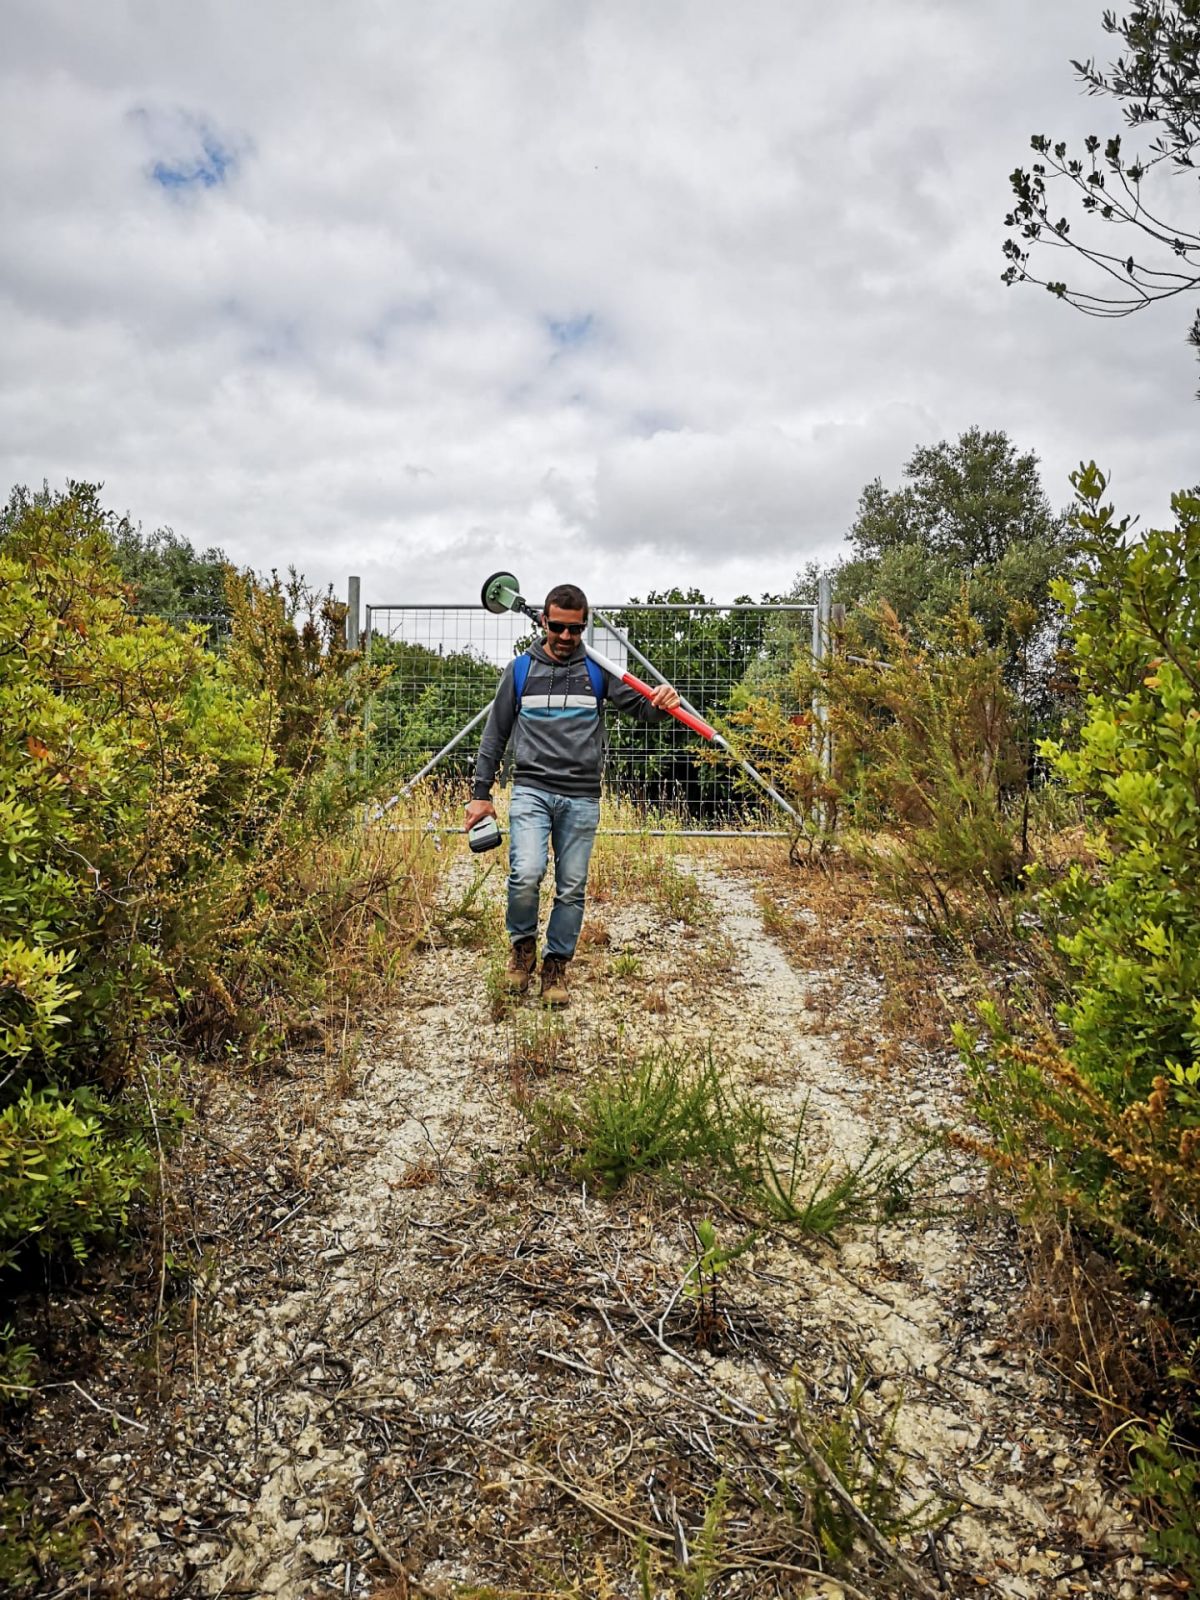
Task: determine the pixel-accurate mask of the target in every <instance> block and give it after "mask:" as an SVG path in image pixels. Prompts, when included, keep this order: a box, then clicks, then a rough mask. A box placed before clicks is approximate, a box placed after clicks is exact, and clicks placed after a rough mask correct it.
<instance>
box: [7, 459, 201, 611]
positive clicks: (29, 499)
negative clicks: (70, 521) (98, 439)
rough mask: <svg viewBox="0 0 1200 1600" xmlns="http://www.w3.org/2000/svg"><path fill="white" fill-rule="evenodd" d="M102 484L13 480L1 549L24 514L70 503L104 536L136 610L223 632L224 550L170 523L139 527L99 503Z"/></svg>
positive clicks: (81, 521) (79, 519) (80, 522)
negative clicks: (61, 488)
mask: <svg viewBox="0 0 1200 1600" xmlns="http://www.w3.org/2000/svg"><path fill="white" fill-rule="evenodd" d="M102 488H103V485H102V484H98V483H75V482H68V485H67V492H66V494H65V495H60V494H59V493H57V492H56V491H54V490H51V488H50V486H49V484H45V483H44V484H43V485H42V487H41V489H39V490H36V491H34V492H31V491H30V490H29V489H27V488H25V487H24V485H22V484H18V485H17V486H16V487H15V488H14V489H13V491H12V493H11V494H10V495H9V498H8V504H7V505H6V506H4V507H3V508H2V509H0V551H2V550H3V549H4V546H5V543H6V541H9V540H11V539H12V538H14V537H15V536H16V531H17V530H18V529H19V528H20V527H22V526H23V525H24V523H25V521H26V520H27V519H28V518H30V517H36V516H38V515H40V514H43V513H48V512H50V511H51V510H56V511H57V512H60V513H61V511H62V509H63V507H69V508H70V511H71V515H72V517H73V518H74V519H75V522H76V525H77V526H78V527H80V528H84V527H87V528H90V529H93V530H94V531H96V532H97V533H102V534H103V536H104V538H105V539H106V540H107V542H108V545H109V549H110V553H111V556H112V559H113V561H114V562H115V564H116V568H117V571H118V572H119V574H120V576H121V578H122V579H123V580H124V581H125V583H126V584H127V585H128V586H129V589H130V590H131V591H132V592H131V595H130V599H131V601H132V609H133V610H134V611H136V612H137V613H138V614H139V615H140V616H150V617H163V618H165V619H166V620H167V621H168V622H177V623H183V622H200V623H205V624H207V625H208V628H209V632H210V636H211V637H221V636H223V635H224V634H226V633H228V631H229V627H230V616H231V612H230V604H229V597H228V595H227V594H226V582H227V578H228V576H229V574H230V571H231V568H230V565H229V561H228V559H227V557H226V556H225V553H224V551H222V550H216V549H209V550H205V551H203V552H202V553H201V554H197V553H196V551H195V549H194V548H193V546H192V543H191V540H190V539H184V538H181V537H180V535H179V534H177V533H175V532H174V531H173V530H172V529H171V528H157V529H156V530H155V531H154V532H153V533H143V532H142V530H141V528H140V526H138V524H136V523H134V522H131V521H130V519H129V518H128V517H127V516H119V515H118V514H117V513H116V512H115V511H108V510H106V509H105V508H104V506H103V505H102V504H101V502H100V492H101V490H102Z"/></svg>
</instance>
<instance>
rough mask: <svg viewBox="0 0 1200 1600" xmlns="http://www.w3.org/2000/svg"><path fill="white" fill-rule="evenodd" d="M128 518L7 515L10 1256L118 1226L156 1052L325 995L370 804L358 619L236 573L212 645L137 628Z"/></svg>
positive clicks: (243, 1039)
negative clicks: (330, 846)
mask: <svg viewBox="0 0 1200 1600" xmlns="http://www.w3.org/2000/svg"><path fill="white" fill-rule="evenodd" d="M111 523H112V519H111V518H109V517H108V516H107V515H106V513H105V512H104V511H103V509H102V508H101V506H100V504H99V501H98V497H97V494H96V491H95V490H94V489H92V488H91V487H89V486H87V485H76V484H73V485H71V486H70V487H69V489H68V490H67V492H66V493H63V494H54V493H50V492H45V493H42V494H40V495H37V496H33V497H30V496H29V495H27V494H23V493H21V494H16V495H14V497H13V499H12V501H11V502H10V504H9V506H8V508H7V510H6V511H5V512H3V513H0V1262H2V1261H3V1259H4V1258H5V1257H6V1256H11V1255H12V1253H13V1252H15V1251H18V1250H19V1249H20V1248H21V1247H22V1246H24V1245H26V1244H28V1243H30V1242H36V1244H37V1245H39V1246H40V1247H42V1248H44V1249H46V1250H54V1249H57V1248H59V1247H60V1246H62V1245H64V1244H66V1245H69V1247H70V1248H71V1249H73V1250H74V1251H75V1252H76V1253H80V1252H82V1250H83V1249H84V1248H85V1243H86V1240H87V1239H88V1238H89V1237H90V1236H91V1235H93V1234H96V1233H106V1232H110V1231H111V1230H112V1228H113V1227H114V1226H115V1225H116V1224H119V1223H120V1221H121V1220H122V1218H123V1216H124V1214H125V1211H126V1209H127V1206H128V1204H129V1201H130V1199H131V1197H132V1196H133V1195H134V1194H135V1193H136V1192H137V1190H138V1187H139V1185H140V1184H141V1183H142V1181H143V1179H144V1177H145V1173H146V1171H147V1165H148V1160H149V1158H148V1156H147V1150H146V1146H147V1143H148V1140H147V1138H146V1130H145V1129H144V1128H143V1127H142V1125H141V1124H142V1121H143V1120H144V1118H145V1116H146V1115H147V1114H148V1107H146V1106H145V1105H144V1104H141V1109H140V1111H139V1109H138V1107H139V1104H140V1103H141V1102H143V1101H144V1099H145V1097H146V1095H147V1094H148V1092H149V1091H148V1088H147V1085H146V1083H145V1081H144V1076H143V1074H142V1073H141V1071H140V1070H139V1064H140V1062H141V1059H142V1052H143V1051H144V1049H145V1047H146V1045H147V1042H148V1041H149V1040H150V1039H151V1038H153V1037H157V1036H158V1035H161V1034H162V1033H163V1032H164V1031H166V1030H167V1029H168V1028H169V1029H171V1030H172V1031H173V1032H174V1033H175V1034H176V1036H178V1035H179V1034H180V1033H182V1035H183V1036H184V1037H185V1038H189V1039H191V1040H192V1041H197V1042H199V1043H200V1044H201V1045H202V1046H203V1047H205V1048H209V1049H220V1050H226V1049H228V1048H233V1049H235V1050H245V1049H246V1048H248V1046H249V1045H250V1043H251V1042H252V1041H253V1040H255V1039H256V1038H261V1033H262V1026H263V1017H264V1016H267V1017H269V1018H271V1019H272V1020H274V1021H276V1022H278V1021H279V1020H280V1019H281V1018H282V1017H283V1016H284V1014H285V1006H284V999H285V997H286V996H287V995H288V994H289V993H291V992H294V991H295V989H296V987H297V986H299V987H301V988H304V987H305V985H308V986H309V987H310V989H311V988H312V987H313V986H317V985H318V984H319V972H320V967H321V962H322V961H323V959H324V957H325V954H326V953H327V952H326V950H325V949H324V947H323V946H322V941H321V939H320V938H319V937H314V926H315V925H316V924H318V923H319V922H320V918H321V916H322V915H324V914H325V912H326V911H327V910H328V906H327V905H326V906H322V905H314V902H313V894H312V890H313V884H312V876H311V872H306V871H305V864H306V863H311V861H312V860H313V858H314V856H315V855H316V854H317V853H318V846H319V845H320V844H321V842H322V841H323V840H325V839H327V838H328V837H330V835H331V834H333V833H334V832H335V831H336V830H337V829H338V827H339V826H340V825H341V823H342V822H343V821H344V820H345V819H346V818H347V816H348V815H349V814H350V811H351V809H352V807H353V805H354V803H355V800H356V799H357V798H358V797H359V780H358V779H357V778H356V776H355V769H354V762H353V759H352V757H353V754H354V751H355V746H356V742H357V739H358V734H359V729H360V728H361V694H362V692H364V691H365V690H366V689H367V688H369V687H370V685H369V683H368V682H367V681H366V678H365V676H364V677H363V679H362V681H361V682H360V681H359V676H358V674H359V668H357V667H356V666H355V667H352V664H351V662H350V661H349V660H348V658H347V657H346V655H345V652H344V650H343V649H342V648H341V646H340V644H339V633H340V623H341V614H340V610H339V608H337V607H336V606H334V605H332V604H331V603H328V602H326V603H325V604H324V605H322V604H319V603H315V604H308V605H306V604H305V596H304V595H303V592H302V590H301V589H300V587H299V585H297V584H295V583H294V582H293V584H292V585H290V586H286V585H282V584H280V583H278V582H277V581H273V582H272V583H270V584H266V585H263V584H260V583H257V582H255V581H254V580H253V579H251V578H250V577H248V576H245V575H242V576H239V575H237V574H234V573H232V572H231V573H230V574H229V583H228V593H229V598H230V606H231V610H232V613H233V627H234V631H233V637H232V640H231V642H230V644H229V647H228V650H227V651H226V652H224V653H223V654H222V655H216V654H213V653H212V652H210V651H209V650H207V649H206V648H205V647H204V645H203V643H202V639H201V636H200V633H199V631H198V630H189V629H186V628H184V629H180V628H175V627H172V626H171V625H169V624H168V623H167V622H165V621H163V620H161V619H158V618H155V617H149V616H138V615H136V614H135V612H134V610H133V607H132V601H133V599H134V596H133V594H132V592H131V591H130V590H129V589H128V588H127V587H126V585H125V583H124V582H123V580H122V578H121V575H120V572H119V569H118V567H117V566H116V564H115V563H114V559H113V550H112V542H111V539H110V527H111ZM318 931H319V930H318ZM134 1091H136V1092H134ZM168 1109H169V1108H168ZM166 1120H167V1121H168V1123H169V1122H170V1120H171V1116H170V1115H168V1116H167V1118H166ZM161 1121H162V1118H161V1117H160V1122H161Z"/></svg>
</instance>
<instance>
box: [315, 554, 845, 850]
mask: <svg viewBox="0 0 1200 1600" xmlns="http://www.w3.org/2000/svg"><path fill="white" fill-rule="evenodd" d="M831 587H832V586H831V582H830V578H829V576H828V575H827V574H821V575H820V577H819V579H818V585H817V603H816V604H815V605H813V604H812V603H810V602H801V601H774V602H764V601H758V602H755V601H743V602H737V603H733V604H729V605H722V604H720V603H719V602H715V601H712V602H701V603H688V602H684V601H648V602H642V603H633V602H630V601H624V602H621V603H619V604H603V605H592V606H590V607H589V612H588V640H589V642H592V640H593V638H594V630H595V626H596V624H597V623H599V624H600V626H601V627H603V628H605V629H607V630H609V632H610V633H611V634H613V635H615V636H617V637H618V638H620V637H621V636H622V630H621V629H620V628H619V627H618V626H617V625H616V624H615V623H614V622H613V621H612V620H611V613H613V612H626V613H628V612H671V611H678V612H686V613H688V615H689V616H690V615H694V614H696V613H698V612H699V613H705V612H707V613H713V614H716V613H720V614H728V613H730V612H738V611H753V612H779V613H799V612H809V613H810V614H811V618H812V653H813V659H814V660H815V661H820V660H822V659H823V658H824V656H825V654H826V653H827V651H828V650H829V648H830V629H831V622H832V613H833V607H832V605H831V599H832V595H831ZM347 599H348V608H347V616H346V641H347V644H348V645H349V647H350V648H351V649H357V648H360V647H361V649H362V650H363V652H364V654H365V653H366V652H367V651H368V650H369V649H370V643H371V638H372V636H373V634H374V633H375V631H376V630H375V627H374V618H375V616H376V615H377V614H378V613H382V612H388V611H427V612H431V613H437V612H439V611H443V612H450V611H453V612H460V613H461V612H468V613H479V614H480V616H481V617H482V616H484V615H487V613H486V611H485V608H484V607H483V606H482V605H467V606H456V605H448V604H447V605H406V604H404V603H402V602H401V603H396V602H392V603H390V604H383V603H377V604H368V605H367V606H366V607H365V608H363V607H362V601H361V582H360V580H359V578H357V577H351V578H350V581H349V587H348V595H347ZM364 611H365V615H364ZM629 648H630V651H631V653H632V654H634V655H635V656H637V658H638V660H639V661H640V663H641V664H642V666H643V667H644V668H645V669H646V670H647V671H648V672H649V673H650V674H651V676H652V677H654V678H655V679H657V680H658V682H660V683H665V682H667V681H668V680H667V679H666V678H665V677H664V676H663V674H662V673H661V672H660V671H659V670H658V668H657V667H656V666H655V664H654V663H653V662H651V661H650V660H649V659H648V658H647V657H646V656H644V655H642V654H641V652H640V651H638V650H637V649H636V647H633V646H632V645H631V646H630V647H629ZM685 704H686V702H685ZM491 705H492V702H491V701H488V703H487V704H486V705H484V706H483V707H482V708H481V709H480V710H479V711H477V712H476V713H475V715H474V716H472V717H471V718H470V719H469V721H468V722H466V723H465V724H464V725H463V726H462V727H461V728H460V729H459V730H458V732H457V733H456V734H455V735H454V737H453V738H452V739H451V740H450V741H449V742H448V743H446V744H445V745H444V746H443V747H442V748H441V749H440V750H439V751H438V752H437V753H436V754H435V755H434V756H433V758H432V759H431V760H430V761H428V762H426V764H425V765H424V766H423V767H422V768H421V769H420V770H419V771H418V772H417V773H415V774H414V775H413V776H412V777H411V778H410V779H408V780H407V782H406V783H405V785H404V786H403V788H402V789H401V791H400V794H405V793H408V792H409V791H410V790H411V789H412V787H413V786H414V785H415V784H416V783H417V782H418V781H419V780H420V779H421V778H423V777H424V776H425V775H426V774H427V773H429V772H430V771H432V770H433V768H434V767H435V766H436V765H437V764H438V763H439V762H440V761H441V760H442V759H443V758H444V757H445V756H447V755H448V754H449V753H450V752H451V751H452V750H453V749H454V748H455V747H456V746H457V745H458V744H459V743H461V741H462V740H463V739H464V738H466V736H467V735H468V734H469V733H470V732H471V731H472V730H473V729H474V728H476V727H477V726H478V725H479V723H480V722H482V721H483V720H484V718H485V717H486V716H487V714H488V712H489V711H490V709H491ZM813 714H814V718H815V720H816V722H817V723H818V725H819V726H820V728H821V730H822V732H821V746H822V756H823V758H824V759H825V760H827V759H828V754H829V752H828V742H829V741H828V734H827V731H826V729H827V714H826V708H825V706H824V704H823V703H821V702H820V701H819V699H817V698H814V702H813ZM734 759H735V760H736V761H737V762H738V764H739V765H743V766H745V767H746V768H747V770H749V771H750V772H751V774H752V776H753V777H754V778H755V779H756V780H757V781H758V782H759V783H760V784H761V785H762V786H763V787H764V788H765V789H766V791H767V792H768V793H769V794H770V795H771V797H772V799H773V800H775V801H776V803H777V804H778V805H780V806H781V807H782V808H783V809H784V810H785V811H787V812H789V813H790V814H791V816H792V817H793V819H795V820H797V821H799V818H798V816H797V813H796V812H795V811H794V810H793V809H792V807H791V806H790V805H789V804H788V802H786V801H785V800H783V798H782V797H781V796H780V795H778V794H777V793H776V792H775V791H774V790H773V789H771V787H770V785H769V784H767V783H766V781H765V780H764V779H763V778H762V777H761V775H760V774H758V773H755V772H754V771H753V769H752V768H749V764H748V763H743V762H741V760H740V758H739V757H737V755H736V752H735V753H734ZM399 797H400V796H399V795H396V796H393V797H392V800H391V801H389V802H388V805H391V804H394V803H395V801H396V800H397V799H399ZM385 809H386V807H385ZM447 831H450V830H447ZM600 831H601V832H602V833H605V834H619V833H629V832H634V833H643V832H648V833H650V834H663V835H672V836H678V837H683V838H689V837H690V838H731V837H740V838H746V837H759V838H764V837H767V838H792V837H794V836H795V832H796V829H795V827H792V828H790V829H786V828H779V829H767V828H759V829H749V830H746V829H742V830H738V829H732V828H679V829H637V830H628V829H601V830H600Z"/></svg>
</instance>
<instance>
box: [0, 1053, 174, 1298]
mask: <svg viewBox="0 0 1200 1600" xmlns="http://www.w3.org/2000/svg"><path fill="white" fill-rule="evenodd" d="M112 1121H113V1119H112V1118H111V1116H110V1115H109V1114H108V1108H107V1107H106V1106H105V1105H104V1103H103V1102H102V1101H100V1100H98V1099H97V1097H96V1096H95V1095H94V1094H92V1093H91V1092H90V1091H88V1090H86V1089H81V1088H80V1089H76V1090H75V1091H74V1092H73V1093H72V1094H71V1095H70V1096H64V1095H62V1094H61V1092H60V1091H58V1090H55V1089H51V1088H46V1089H41V1090H38V1091H37V1092H36V1093H35V1092H34V1090H33V1088H32V1086H31V1085H30V1084H29V1083H26V1084H25V1086H24V1088H23V1090H22V1092H21V1097H20V1099H18V1100H15V1101H13V1102H12V1103H11V1104H9V1105H7V1106H5V1107H4V1109H3V1110H2V1111H0V1268H3V1267H5V1266H7V1265H9V1264H10V1263H11V1260H12V1248H11V1246H10V1248H8V1249H5V1247H4V1245H5V1241H12V1242H13V1243H14V1244H15V1243H28V1242H30V1241H37V1242H39V1243H40V1242H42V1241H45V1242H46V1243H47V1244H49V1245H51V1246H56V1245H59V1244H61V1243H64V1242H65V1243H66V1245H67V1246H68V1247H69V1248H70V1250H71V1251H72V1253H73V1254H74V1255H75V1256H76V1257H78V1258H82V1257H83V1255H84V1253H85V1247H86V1244H87V1241H88V1240H89V1239H91V1238H92V1237H94V1236H96V1235H112V1234H115V1233H116V1232H118V1231H119V1229H120V1227H121V1225H122V1224H123V1223H124V1222H125V1221H126V1219H127V1216H128V1212H129V1205H130V1202H131V1200H132V1199H133V1197H134V1196H135V1195H136V1194H137V1193H138V1191H139V1190H140V1188H141V1186H142V1184H143V1182H144V1180H145V1178H146V1176H147V1175H148V1174H149V1172H150V1171H151V1169H152V1167H153V1165H154V1163H153V1159H152V1157H151V1155H150V1152H149V1151H148V1150H147V1149H146V1147H145V1146H144V1144H143V1143H142V1142H141V1140H140V1138H139V1137H137V1135H136V1134H134V1135H132V1136H131V1135H128V1134H127V1135H126V1136H125V1137H119V1136H118V1137H113V1130H112Z"/></svg>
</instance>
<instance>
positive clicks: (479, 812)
mask: <svg viewBox="0 0 1200 1600" xmlns="http://www.w3.org/2000/svg"><path fill="white" fill-rule="evenodd" d="M495 815H496V808H495V806H494V805H493V804H492V802H491V801H490V800H469V801H468V802H467V820H466V821H465V822H464V823H463V829H464V831H469V830H470V829H471V828H473V827H474V826H475V824H476V823H477V822H481V821H482V820H483V818H484V817H494V816H495Z"/></svg>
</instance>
